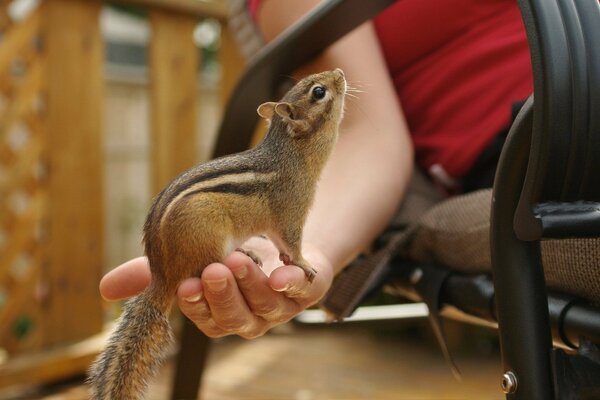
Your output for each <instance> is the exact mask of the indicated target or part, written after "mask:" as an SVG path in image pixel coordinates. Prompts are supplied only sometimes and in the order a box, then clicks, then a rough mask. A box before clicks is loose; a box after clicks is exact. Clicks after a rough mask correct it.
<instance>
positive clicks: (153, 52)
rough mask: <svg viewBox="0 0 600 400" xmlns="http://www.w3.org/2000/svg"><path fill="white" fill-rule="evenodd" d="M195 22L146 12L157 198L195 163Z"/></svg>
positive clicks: (193, 19) (154, 12) (196, 62)
mask: <svg viewBox="0 0 600 400" xmlns="http://www.w3.org/2000/svg"><path fill="white" fill-rule="evenodd" d="M195 25H196V21H195V18H194V17H190V16H188V15H183V14H177V13H170V12H165V11H160V10H152V11H151V12H150V26H151V31H152V36H151V43H150V90H151V95H150V96H151V98H150V107H151V131H152V132H151V136H152V141H151V147H152V156H151V160H152V178H151V179H152V182H151V187H152V191H153V192H154V193H157V192H158V191H160V189H162V188H163V187H164V186H165V185H166V184H167V183H168V182H170V181H171V179H173V178H174V177H175V176H176V175H178V174H180V173H181V172H183V171H184V170H186V169H188V168H189V167H191V166H192V165H194V163H195V162H196V160H197V155H196V149H197V146H196V126H197V115H196V113H197V111H196V110H197V107H196V103H197V100H198V99H197V91H198V65H199V59H200V56H199V50H198V48H197V47H196V45H195V44H194V41H193V37H192V35H193V31H194V27H195Z"/></svg>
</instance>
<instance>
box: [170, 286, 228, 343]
mask: <svg viewBox="0 0 600 400" xmlns="http://www.w3.org/2000/svg"><path fill="white" fill-rule="evenodd" d="M177 297H178V303H179V308H180V309H181V312H182V313H183V314H184V315H185V316H186V317H188V318H189V319H190V320H191V321H192V322H194V324H196V326H197V327H198V329H200V330H201V331H202V332H204V333H205V334H206V335H207V336H209V337H213V338H216V337H221V336H225V335H227V334H229V333H228V332H225V331H224V330H223V329H221V328H219V327H218V326H217V324H216V323H215V321H214V320H213V319H212V316H211V313H210V307H209V306H208V303H207V302H206V299H205V298H204V294H203V290H202V281H201V280H200V279H199V278H190V279H186V280H185V281H183V282H182V283H181V284H180V285H179V288H178V289H177Z"/></svg>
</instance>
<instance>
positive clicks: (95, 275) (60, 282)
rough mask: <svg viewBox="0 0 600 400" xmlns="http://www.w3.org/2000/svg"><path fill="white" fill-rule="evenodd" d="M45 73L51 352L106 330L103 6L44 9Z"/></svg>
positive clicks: (93, 1)
mask: <svg viewBox="0 0 600 400" xmlns="http://www.w3.org/2000/svg"><path fill="white" fill-rule="evenodd" d="M42 6H43V7H44V8H43V10H42V11H43V12H44V14H43V15H44V17H45V18H44V38H45V41H44V43H45V51H46V57H47V61H46V67H47V80H46V81H47V85H48V88H47V91H48V94H47V135H46V137H47V138H48V140H47V142H46V148H47V159H48V167H49V175H48V204H47V213H48V214H47V216H48V237H47V245H46V247H45V255H46V262H47V265H46V266H45V268H44V274H45V275H44V280H45V282H44V283H45V284H47V285H48V288H49V297H48V300H47V302H46V303H45V304H44V305H43V306H44V309H45V311H46V313H45V320H44V333H45V336H44V338H45V341H46V342H45V344H46V345H54V344H59V343H65V342H70V341H75V340H80V339H83V338H86V337H89V336H91V335H93V334H95V333H97V332H99V331H100V330H101V329H102V321H103V315H102V307H101V299H100V296H99V293H98V281H99V278H100V276H101V274H102V264H103V258H104V243H103V241H104V234H103V206H104V205H103V197H104V196H103V190H102V186H103V185H102V181H103V156H102V137H101V134H102V119H103V118H102V104H103V97H104V93H103V91H104V90H103V89H104V86H103V60H104V54H103V50H104V44H103V41H102V36H101V33H100V27H99V16H100V10H101V6H102V2H101V1H97V0H86V1H73V0H52V1H47V2H44V3H43V5H42Z"/></svg>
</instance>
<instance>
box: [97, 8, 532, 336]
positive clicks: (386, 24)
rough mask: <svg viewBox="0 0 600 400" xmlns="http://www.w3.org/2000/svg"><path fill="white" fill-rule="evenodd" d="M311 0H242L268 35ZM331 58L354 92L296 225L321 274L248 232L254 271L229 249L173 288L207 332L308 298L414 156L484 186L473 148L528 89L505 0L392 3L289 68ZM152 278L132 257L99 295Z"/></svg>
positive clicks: (115, 295)
mask: <svg viewBox="0 0 600 400" xmlns="http://www.w3.org/2000/svg"><path fill="white" fill-rule="evenodd" d="M318 2H319V1H318V0H310V1H307V0H286V1H279V0H263V1H256V0H250V1H249V6H250V9H251V11H252V12H253V15H254V16H255V19H256V21H257V24H258V26H259V28H260V30H261V31H262V34H263V36H264V38H265V39H266V40H267V41H269V40H272V39H273V38H274V37H276V36H277V35H278V34H279V33H281V32H282V31H283V30H284V29H286V28H287V27H288V26H289V25H290V24H292V23H293V22H294V21H295V20H297V19H298V18H299V17H300V16H302V15H303V14H305V13H306V12H307V11H309V9H310V8H312V7H313V6H315V5H316V4H317V3H318ZM336 67H340V68H342V69H343V70H344V72H345V75H346V77H347V78H348V81H349V83H350V85H358V86H361V88H362V93H360V95H359V96H358V98H349V99H348V101H347V102H346V113H345V119H344V121H343V123H342V126H341V130H340V137H339V141H338V143H337V144H336V148H335V150H334V153H333V155H332V157H331V159H330V161H329V162H328V164H327V166H326V168H325V170H324V172H323V176H322V178H321V181H320V183H319V188H318V190H317V195H316V199H315V203H314V206H313V208H312V210H311V212H310V215H309V217H308V220H307V223H306V226H305V231H304V239H303V253H304V255H305V258H306V260H308V261H309V262H311V263H312V265H313V266H314V267H315V268H316V269H317V270H318V274H317V276H316V278H315V280H314V281H313V282H312V283H309V282H308V281H307V280H306V278H305V276H304V273H303V271H302V270H301V269H300V268H297V267H294V266H282V265H281V262H280V261H279V259H278V252H277V251H276V250H275V247H274V246H273V245H272V244H271V243H270V242H269V241H268V240H264V239H261V238H253V239H251V240H250V241H249V242H247V243H246V244H245V245H244V246H243V247H244V248H246V249H251V250H252V251H253V252H254V253H255V254H257V255H258V256H259V257H260V258H261V259H262V261H263V268H262V269H261V268H259V267H258V266H257V265H256V264H255V263H254V262H252V260H251V259H250V258H249V257H247V256H245V255H244V254H242V253H238V252H234V253H232V254H230V255H228V256H227V257H226V258H225V259H224V260H223V261H222V262H217V263H213V264H211V265H209V266H207V267H206V268H205V269H204V271H203V272H202V276H201V278H190V279H187V280H185V281H183V282H182V283H181V285H180V286H179V289H178V292H177V296H178V304H179V307H180V308H181V311H182V312H183V313H184V314H185V315H186V316H187V317H188V318H190V319H191V320H192V321H193V322H194V323H195V324H196V325H197V326H198V328H199V329H200V330H202V331H203V332H204V333H205V334H206V335H208V336H210V337H220V336H225V335H231V334H235V335H239V336H241V337H245V338H254V337H257V336H260V335H263V334H264V333H265V332H267V331H268V330H269V329H270V328H272V327H273V326H275V325H278V324H280V323H283V322H285V321H288V320H290V319H291V318H293V317H294V316H296V315H297V314H298V313H300V312H301V311H303V310H304V309H306V308H307V307H309V306H311V305H313V304H315V303H317V302H318V301H319V300H320V299H321V298H322V297H323V296H324V295H325V293H326V292H327V290H328V288H329V287H330V286H331V283H332V280H333V278H334V276H335V275H336V274H337V273H338V272H339V271H341V270H342V269H343V268H344V266H346V265H347V264H348V263H349V262H350V261H351V260H352V259H353V258H355V257H356V256H357V255H358V254H359V253H360V252H361V251H362V250H363V249H364V248H366V247H367V246H368V245H369V244H370V243H371V242H372V241H373V240H374V238H376V237H377V236H378V234H380V233H381V232H382V231H383V229H384V228H385V227H386V225H387V224H388V221H390V219H392V217H393V216H394V214H395V212H396V211H397V209H398V206H399V204H400V203H401V200H402V198H403V195H404V193H405V190H406V188H407V185H408V182H409V180H410V177H411V175H412V173H413V165H414V163H415V161H416V164H417V165H418V168H422V169H424V170H425V171H427V172H428V173H429V176H430V177H431V179H432V180H433V181H434V182H436V184H438V185H439V186H441V187H444V188H445V190H447V191H448V192H449V193H453V192H458V191H461V187H460V185H461V182H467V181H469V180H471V181H473V179H470V178H473V176H475V177H476V179H475V181H477V180H479V181H481V182H480V183H476V184H471V185H470V186H471V187H470V188H468V189H467V190H470V189H472V188H476V187H478V186H485V185H488V184H489V179H488V182H486V179H483V178H478V177H477V176H478V175H477V172H480V171H479V166H480V165H481V163H480V161H481V160H482V155H484V154H486V153H489V149H490V148H494V146H492V145H493V144H494V143H496V141H497V138H498V137H501V135H500V136H499V133H500V132H502V131H503V130H505V129H506V128H507V127H508V126H509V124H510V115H511V114H510V109H511V106H512V105H513V103H515V102H518V101H520V100H523V99H525V98H526V97H527V96H528V95H529V94H530V93H531V92H532V77H531V66H530V60H529V50H528V47H527V39H526V35H525V31H524V27H523V23H522V21H521V16H520V12H519V9H518V7H517V4H516V2H514V1H513V0H493V1H488V2H481V1H479V0H448V1H444V2H435V3H432V2H424V1H422V0H398V1H397V2H396V3H394V4H393V5H392V6H390V7H389V8H388V9H386V10H385V11H384V12H383V13H382V14H380V15H379V16H377V17H376V18H375V19H374V21H373V22H368V23H365V24H363V25H362V26H360V27H358V28H357V29H355V30H354V31H352V32H351V33H349V34H348V35H346V36H345V37H344V38H342V39H340V40H339V41H338V42H336V43H335V44H334V45H332V46H331V47H330V48H328V49H327V50H326V51H325V52H324V53H323V54H322V55H321V56H320V57H318V59H316V60H314V61H313V62H311V63H310V64H309V65H306V66H305V67H303V68H301V69H300V70H299V71H298V72H297V75H298V76H304V75H306V74H309V73H312V72H317V71H322V70H327V69H334V68H336ZM496 147H497V146H496ZM493 158H494V157H493V156H492V159H493ZM483 159H489V154H488V155H486V157H484V158H483ZM484 161H485V160H484ZM484 164H485V163H484ZM472 171H475V175H473V173H472ZM484 175H485V174H484ZM488 176H489V174H488ZM464 189H465V188H464V187H463V190H464ZM150 279H151V277H150V272H149V269H148V265H147V261H146V259H145V258H137V259H134V260H131V261H129V262H126V263H125V264H123V265H121V266H119V267H117V268H116V269H114V270H113V271H111V272H109V273H108V274H107V275H106V276H105V277H104V278H103V279H102V281H101V284H100V291H101V294H102V295H103V296H104V297H105V298H106V299H109V300H116V299H122V298H126V297H129V296H133V295H135V294H137V293H139V292H140V291H141V290H143V288H145V287H146V286H147V285H148V283H149V281H150Z"/></svg>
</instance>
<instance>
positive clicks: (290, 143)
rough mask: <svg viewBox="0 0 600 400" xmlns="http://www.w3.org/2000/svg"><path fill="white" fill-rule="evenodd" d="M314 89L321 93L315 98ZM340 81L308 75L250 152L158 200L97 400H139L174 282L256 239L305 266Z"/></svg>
mask: <svg viewBox="0 0 600 400" xmlns="http://www.w3.org/2000/svg"><path fill="white" fill-rule="evenodd" d="M315 85H320V86H323V87H325V88H326V89H327V92H328V94H327V96H326V97H325V98H324V99H322V100H318V99H316V98H315V97H314V96H313V95H312V90H311V89H312V88H313V87H314V86H315ZM345 90H346V83H345V79H344V76H343V73H342V72H341V70H336V71H328V72H323V73H321V74H315V75H311V76H309V77H307V78H305V79H303V80H301V81H300V82H298V83H297V84H296V85H295V86H294V87H293V88H292V89H291V90H290V91H289V92H288V93H287V94H286V95H285V96H284V98H283V99H282V101H281V102H279V103H265V104H263V105H262V106H261V107H259V109H258V112H259V114H260V115H261V116H263V117H265V118H266V119H268V120H269V121H270V127H269V131H268V133H267V135H266V137H265V139H264V140H263V142H262V143H261V144H260V145H258V146H257V147H256V148H254V149H252V150H248V151H246V152H243V153H239V154H235V155H231V156H227V157H223V158H219V159H215V160H212V161H209V162H207V163H205V164H200V165H198V166H196V167H194V168H192V169H191V170H189V171H187V172H185V173H184V174H182V175H181V176H179V177H178V178H176V179H175V180H174V181H173V182H172V183H171V184H170V185H169V186H168V187H167V188H166V189H165V190H163V191H162V192H161V194H159V196H158V197H157V198H156V200H155V201H154V204H153V205H152V208H151V210H150V213H149V214H148V218H147V220H146V224H145V226H144V242H145V250H146V255H147V256H148V260H149V263H150V269H151V271H152V284H151V285H150V287H148V288H147V289H146V290H145V291H144V292H143V293H142V294H140V295H139V296H138V297H136V298H134V299H132V300H130V301H129V302H128V303H127V305H126V307H125V311H124V313H123V316H122V317H121V319H120V321H119V322H118V324H117V328H116V330H115V332H114V333H113V335H112V337H111V338H110V340H109V344H108V346H107V348H106V350H105V351H104V352H103V354H101V356H100V357H99V358H98V360H97V361H96V362H95V364H94V365H93V366H92V368H91V370H90V378H89V382H90V385H91V393H92V398H93V399H95V400H107V399H120V400H135V399H141V398H143V394H144V391H145V388H146V385H147V382H148V380H149V379H151V378H152V377H153V375H154V373H155V372H156V369H157V368H158V366H159V365H160V363H161V360H162V359H163V358H164V355H165V352H166V350H167V348H168V345H169V343H170V342H171V332H170V327H169V324H168V319H167V315H168V312H169V310H170V308H171V305H172V302H173V297H174V295H175V293H176V290H177V286H178V285H179V283H180V282H181V281H182V280H183V279H186V278H189V277H193V276H200V274H201V273H202V270H203V268H204V267H205V266H206V265H208V264H210V263H212V262H216V261H221V260H222V259H223V257H224V256H225V255H227V253H228V252H230V251H233V250H234V249H235V248H236V247H237V246H238V245H239V244H241V243H242V242H243V241H244V240H246V239H247V238H249V237H251V236H253V235H259V234H266V235H267V236H268V237H269V238H271V239H272V240H273V242H274V243H275V245H276V246H277V248H278V249H279V251H280V252H281V258H282V260H284V262H286V263H291V264H294V265H297V266H299V267H301V268H302V269H303V270H304V271H305V273H306V275H307V277H308V279H309V280H310V281H312V279H313V278H314V276H315V274H316V271H315V270H314V269H313V268H312V267H311V266H310V265H309V264H308V262H306V261H305V260H304V258H303V257H302V250H301V245H300V243H301V239H302V228H303V226H304V222H305V220H306V216H307V214H308V210H309V208H310V205H311V203H312V200H313V197H314V193H315V188H316V182H317V179H318V177H319V174H320V172H321V170H322V168H323V166H324V164H325V162H326V160H327V158H328V156H329V154H330V152H331V150H332V148H333V144H334V143H335V140H336V138H337V131H338V126H339V122H340V119H341V116H342V109H343V100H344V94H345Z"/></svg>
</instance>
